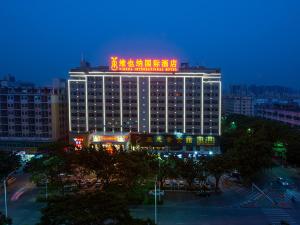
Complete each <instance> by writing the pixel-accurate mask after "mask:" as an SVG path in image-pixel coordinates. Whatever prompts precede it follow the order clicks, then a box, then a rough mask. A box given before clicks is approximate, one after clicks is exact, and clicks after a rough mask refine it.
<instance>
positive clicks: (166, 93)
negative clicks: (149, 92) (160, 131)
mask: <svg viewBox="0 0 300 225" xmlns="http://www.w3.org/2000/svg"><path fill="white" fill-rule="evenodd" d="M165 82H166V92H165V95H166V133H168V131H169V129H168V77H166V80H165Z"/></svg>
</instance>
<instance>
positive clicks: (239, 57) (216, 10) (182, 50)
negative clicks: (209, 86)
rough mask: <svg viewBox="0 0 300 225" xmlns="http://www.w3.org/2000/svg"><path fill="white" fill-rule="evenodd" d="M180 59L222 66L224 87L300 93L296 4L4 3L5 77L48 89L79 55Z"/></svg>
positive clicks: (203, 0) (157, 0)
mask: <svg viewBox="0 0 300 225" xmlns="http://www.w3.org/2000/svg"><path fill="white" fill-rule="evenodd" d="M82 54H84V56H85V58H86V59H87V60H88V61H90V62H91V63H92V65H99V64H101V65H105V64H108V59H109V56H111V55H120V56H125V57H139V56H141V57H154V56H156V57H163V56H166V57H177V58H178V59H179V61H180V62H186V61H188V62H190V64H200V65H204V66H207V67H220V68H221V69H222V72H223V81H224V83H225V85H228V84H231V83H245V84H279V85H285V86H291V87H294V88H299V86H300V85H299V84H300V79H299V76H300V72H299V71H300V70H299V67H300V1H299V0H195V1H189V0H185V1H179V0H177V1H176V0H173V1H163V0H152V1H149V0H148V1H142V0H140V1H129V0H128V1H118V0H105V1H104V0H103V1H101V0H85V1H76V0H57V1H56V0H51V1H50V0H48V1H41V0H35V1H33V0H26V1H20V0H6V1H5V0H2V1H1V4H0V76H2V75H5V74H7V73H11V74H13V75H15V76H16V78H17V79H18V80H25V81H33V82H36V83H37V84H41V85H43V84H50V83H51V80H52V78H54V77H64V78H66V77H67V72H68V70H69V69H70V68H72V67H76V66H78V65H79V62H80V58H81V55H82Z"/></svg>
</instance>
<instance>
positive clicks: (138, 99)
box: [136, 77, 140, 132]
mask: <svg viewBox="0 0 300 225" xmlns="http://www.w3.org/2000/svg"><path fill="white" fill-rule="evenodd" d="M136 87H137V96H136V97H137V130H138V132H140V77H137V78H136Z"/></svg>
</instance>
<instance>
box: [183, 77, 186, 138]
mask: <svg viewBox="0 0 300 225" xmlns="http://www.w3.org/2000/svg"><path fill="white" fill-rule="evenodd" d="M185 111H186V109H185V77H184V78H183V133H185V132H186V130H185V118H186V115H185V113H186V112H185Z"/></svg>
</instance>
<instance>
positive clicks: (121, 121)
mask: <svg viewBox="0 0 300 225" xmlns="http://www.w3.org/2000/svg"><path fill="white" fill-rule="evenodd" d="M122 91H123V88H122V77H120V129H121V133H122V132H123V93H122Z"/></svg>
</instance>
